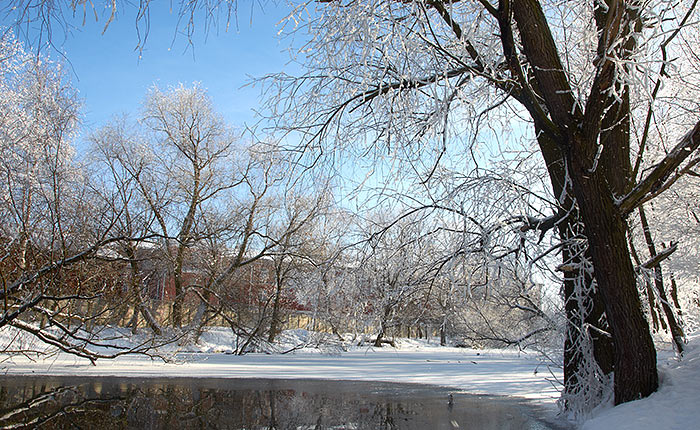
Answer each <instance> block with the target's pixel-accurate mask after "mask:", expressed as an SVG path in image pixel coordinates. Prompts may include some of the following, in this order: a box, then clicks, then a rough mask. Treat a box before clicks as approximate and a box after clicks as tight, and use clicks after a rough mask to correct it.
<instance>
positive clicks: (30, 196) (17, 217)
mask: <svg viewBox="0 0 700 430" xmlns="http://www.w3.org/2000/svg"><path fill="white" fill-rule="evenodd" d="M0 63H2V65H1V69H2V79H1V80H0V100H1V102H0V103H2V109H0V110H1V111H2V114H1V119H0V169H1V170H0V171H1V175H2V178H3V179H2V185H0V187H1V188H0V190H1V192H0V194H2V198H1V199H0V211H1V212H0V213H2V216H3V223H2V227H0V228H1V230H0V241H1V245H0V246H1V247H2V248H1V250H2V251H1V252H2V257H1V260H0V262H1V265H0V280H1V282H2V287H3V288H2V292H1V293H0V294H1V297H2V302H3V309H2V314H1V316H0V327H1V328H2V329H3V330H11V329H12V328H13V329H15V330H17V331H18V333H24V334H25V335H26V334H28V335H30V337H33V338H35V339H38V341H39V346H38V347H36V348H32V349H33V350H34V351H35V352H38V353H43V352H46V350H47V348H49V349H50V348H51V347H55V348H58V349H61V350H63V351H66V352H69V353H72V354H75V355H78V356H81V357H85V358H88V359H90V360H95V359H97V358H99V357H105V356H115V355H119V354H122V353H126V352H133V351H142V352H143V351H146V350H147V348H145V347H142V346H138V347H136V348H130V347H127V348H124V347H119V346H118V345H116V344H114V343H113V342H111V341H109V340H100V339H99V336H98V332H99V331H100V330H101V328H102V327H104V324H105V322H106V318H105V316H106V315H108V314H109V311H110V310H111V309H112V308H113V307H114V303H115V302H118V300H115V299H116V298H117V297H118V295H119V289H118V288H115V286H116V285H118V279H117V276H116V273H117V272H118V270H117V268H116V267H115V265H114V264H113V262H111V261H105V260H111V258H110V257H109V247H110V246H112V245H114V244H117V243H119V242H122V241H126V240H129V239H132V238H130V237H127V236H124V235H121V234H118V233H116V232H115V231H113V227H114V218H113V217H112V215H113V214H112V212H111V211H110V210H109V207H108V206H107V205H105V204H104V202H103V201H101V200H100V199H98V198H97V196H96V195H95V193H94V192H93V190H92V188H91V187H90V186H89V180H88V175H87V173H86V171H85V170H84V169H83V168H82V166H80V165H79V164H78V163H77V162H76V161H75V159H74V151H73V148H72V146H71V143H72V142H71V141H72V139H73V137H74V133H75V127H76V124H77V118H78V108H79V104H78V102H77V97H76V94H75V91H74V90H73V88H72V87H71V86H70V83H69V82H68V80H67V79H66V77H65V75H64V74H63V72H62V69H61V67H60V66H59V65H57V64H56V63H52V62H51V61H49V60H48V59H47V58H45V57H38V58H37V57H36V56H34V55H30V54H28V53H26V52H25V51H24V50H23V49H22V48H21V47H20V45H19V44H18V43H17V42H15V41H14V39H13V37H12V34H11V33H5V34H4V35H3V36H2V38H1V39H0ZM133 239H136V238H133ZM115 296H116V297H115ZM23 336H24V335H20V334H18V335H17V336H16V337H15V341H16V342H15V341H13V342H12V343H11V344H9V345H3V349H4V350H5V351H11V352H18V353H27V352H30V351H28V350H27V349H26V348H25V347H24V346H22V345H23V339H24V337H23ZM98 347H107V348H112V352H100V351H99V350H98Z"/></svg>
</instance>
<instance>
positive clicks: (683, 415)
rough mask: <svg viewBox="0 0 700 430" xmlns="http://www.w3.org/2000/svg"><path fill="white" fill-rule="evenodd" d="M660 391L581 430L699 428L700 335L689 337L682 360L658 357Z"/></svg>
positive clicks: (602, 414) (607, 412)
mask: <svg viewBox="0 0 700 430" xmlns="http://www.w3.org/2000/svg"><path fill="white" fill-rule="evenodd" d="M659 369H660V371H659V377H660V379H661V381H660V382H661V384H660V385H661V386H660V388H659V390H658V391H657V392H656V393H654V394H652V395H651V396H649V397H647V398H646V399H642V400H637V401H635V402H629V403H625V404H623V405H620V406H616V407H614V408H609V409H607V410H605V411H602V412H600V413H599V414H598V416H596V417H595V418H593V419H590V420H588V421H587V422H586V423H585V424H584V425H583V428H582V430H606V429H610V430H625V429H630V430H647V429H648V430H658V429H668V430H672V429H677V430H681V429H682V430H687V429H697V428H700V332H697V333H695V334H694V335H691V336H689V338H688V345H687V349H686V352H685V355H684V357H683V359H682V360H680V361H679V360H678V359H677V358H676V357H674V356H673V354H672V353H670V352H669V351H665V352H662V353H660V354H659Z"/></svg>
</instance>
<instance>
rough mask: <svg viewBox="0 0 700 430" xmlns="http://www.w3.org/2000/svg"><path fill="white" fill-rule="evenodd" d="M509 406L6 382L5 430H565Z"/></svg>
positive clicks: (213, 388) (81, 381)
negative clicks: (218, 429) (217, 429)
mask: <svg viewBox="0 0 700 430" xmlns="http://www.w3.org/2000/svg"><path fill="white" fill-rule="evenodd" d="M540 413H541V411H538V409H536V408H535V407H533V406H531V405H528V404H527V403H526V402H524V401H520V400H517V399H513V398H508V397H494V396H479V395H470V394H465V393H462V392H459V391H455V390H451V389H449V388H445V387H435V386H426V385H419V384H395V383H385V382H364V381H362V382H361V381H331V380H291V379H281V380H280V379H213V378H124V377H48V376H31V377H28V376H4V377H2V379H0V428H46V429H67V428H95V429H100V430H108V429H130V428H134V429H136V428H139V429H193V428H196V429H198V428H202V429H204V428H222V429H224V428H225V429H421V430H422V429H429V430H438V429H450V430H453V429H483V430H491V429H493V430H496V429H513V430H515V429H518V430H520V429H524V430H546V429H558V428H563V427H561V426H559V425H558V424H557V423H553V422H546V421H544V420H543V419H542V418H541V417H539V418H538V414H540Z"/></svg>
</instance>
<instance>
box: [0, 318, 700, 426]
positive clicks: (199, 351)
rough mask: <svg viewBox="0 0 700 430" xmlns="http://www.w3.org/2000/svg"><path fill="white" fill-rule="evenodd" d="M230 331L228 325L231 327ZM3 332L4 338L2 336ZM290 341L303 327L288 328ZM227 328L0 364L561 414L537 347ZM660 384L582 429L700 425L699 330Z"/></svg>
mask: <svg viewBox="0 0 700 430" xmlns="http://www.w3.org/2000/svg"><path fill="white" fill-rule="evenodd" d="M229 333H230V332H229ZM1 334H2V333H1V332H0V339H2V337H3V336H2V335H1ZM287 336H288V342H289V343H290V344H292V343H293V342H294V341H298V340H300V339H302V338H303V337H304V336H305V334H304V333H299V332H297V333H287ZM229 344H230V337H228V335H227V334H226V331H225V330H221V331H217V330H213V331H212V332H211V333H208V334H206V335H205V336H203V338H202V340H201V342H200V343H199V345H197V346H195V347H187V348H182V347H177V346H170V347H168V348H165V350H166V351H167V353H168V354H171V355H170V357H171V358H173V359H174V362H170V363H164V362H163V361H162V360H157V359H155V360H154V359H151V358H149V357H145V356H122V357H119V358H117V359H114V360H98V362H97V364H96V365H91V364H90V363H89V362H87V361H85V360H81V359H77V358H75V357H73V356H68V355H65V354H56V355H54V356H52V357H51V358H48V359H39V360H37V359H35V358H32V357H22V356H18V357H12V358H7V357H4V358H5V359H4V360H3V361H2V362H0V371H1V372H2V373H5V374H12V375H30V374H31V375H81V376H131V377H149V376H153V377H155V376H159V377H179V376H187V377H216V378H246V377H248V378H282V379H293V378H305V379H313V378H318V379H338V380H370V381H390V382H414V383H424V384H434V385H442V386H449V387H454V388H456V389H460V390H464V391H467V392H471V393H479V394H495V395H510V396H519V397H523V398H527V399H530V400H532V401H533V402H536V403H538V404H539V405H541V406H544V407H545V409H546V410H547V411H548V412H549V413H550V414H552V415H554V414H555V413H556V399H557V398H558V396H559V393H558V389H559V385H558V382H557V381H561V370H560V369H558V368H556V367H553V366H551V365H549V364H548V362H547V361H544V360H542V359H541V358H540V357H539V356H538V355H537V354H535V353H524V352H519V351H515V350H474V349H465V348H452V347H440V346H438V345H436V343H435V341H434V340H433V342H426V341H416V340H401V341H400V342H399V345H398V348H391V347H384V348H374V347H369V346H361V347H358V346H355V347H348V345H347V344H346V345H343V348H344V349H345V351H343V350H342V349H341V348H340V345H339V346H338V347H336V348H330V349H318V348H303V349H299V350H296V351H294V352H292V353H289V354H260V353H256V354H247V355H244V356H236V355H232V354H230V353H227V352H230V350H231V348H230V346H229ZM659 357H660V358H659V364H660V369H661V378H662V383H661V388H660V390H659V391H658V392H657V393H655V394H654V395H652V396H651V397H649V398H647V399H644V400H640V401H636V402H631V403H627V404H625V405H622V406H618V407H616V408H610V407H609V408H603V410H601V411H598V412H597V414H596V416H595V417H594V418H592V419H590V420H589V421H588V422H586V423H584V424H583V429H585V430H594V429H601V430H602V429H614V430H622V429H635V430H643V429H650V430H651V429H654V430H656V429H660V428H664V429H694V428H699V426H700V424H699V423H700V334H696V335H693V336H690V342H689V344H688V349H687V352H686V355H685V357H684V358H683V360H682V361H680V362H679V361H678V360H677V359H676V358H675V357H674V356H673V354H672V353H670V352H662V353H660V355H659Z"/></svg>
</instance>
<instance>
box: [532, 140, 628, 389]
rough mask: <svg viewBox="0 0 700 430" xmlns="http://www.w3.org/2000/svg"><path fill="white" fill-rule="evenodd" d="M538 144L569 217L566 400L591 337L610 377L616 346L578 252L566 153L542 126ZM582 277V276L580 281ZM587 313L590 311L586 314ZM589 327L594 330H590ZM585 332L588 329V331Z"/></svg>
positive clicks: (564, 238)
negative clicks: (583, 293)
mask: <svg viewBox="0 0 700 430" xmlns="http://www.w3.org/2000/svg"><path fill="white" fill-rule="evenodd" d="M536 129H537V133H538V135H539V137H538V143H539V145H540V148H541V150H542V156H543V158H544V160H545V163H546V165H547V171H548V172H549V178H550V182H551V184H552V191H553V192H554V195H555V196H556V197H557V198H558V199H559V200H560V201H559V206H560V207H559V211H560V212H564V213H568V215H567V216H566V217H565V218H564V219H562V220H560V221H559V223H558V225H557V230H558V234H559V239H560V240H561V242H562V243H563V244H564V246H563V247H562V265H563V266H566V267H569V268H571V269H573V270H565V271H564V282H563V286H562V287H563V288H562V291H563V296H564V297H563V298H564V309H565V313H566V333H565V334H566V337H565V341H564V398H567V397H568V396H571V395H574V394H575V392H576V390H577V389H578V388H579V385H580V383H581V381H580V380H579V378H580V376H582V372H583V367H585V363H584V360H583V357H581V355H580V354H581V353H582V351H581V346H582V344H583V343H584V342H587V340H586V339H585V338H584V337H585V336H589V337H590V341H591V342H592V346H593V358H594V360H595V361H596V363H597V364H598V367H599V368H600V370H601V372H602V373H603V375H609V374H610V373H612V371H613V367H614V362H615V354H614V345H613V340H612V337H611V336H608V335H607V334H606V332H609V327H607V323H606V319H605V305H604V303H603V298H602V296H601V294H600V290H599V289H597V288H595V286H593V285H592V283H593V282H594V278H593V276H592V274H590V273H588V272H587V270H586V268H585V264H586V260H588V261H590V252H589V251H588V250H586V251H583V254H582V250H580V249H576V246H575V245H574V242H573V241H572V239H573V238H574V237H575V236H576V235H577V234H578V233H579V230H580V229H581V226H580V223H581V222H580V219H579V212H578V210H577V209H576V208H575V202H574V199H573V195H572V194H573V191H572V190H571V189H570V187H569V186H567V181H566V178H567V175H566V167H565V161H564V154H563V153H562V151H561V150H560V148H559V147H558V145H557V144H556V142H554V141H553V140H552V139H551V138H550V137H549V136H548V135H547V134H546V133H544V132H543V130H542V129H540V128H539V127H537V128H536ZM578 277H581V278H579V279H577V278H578ZM577 282H578V283H580V284H581V285H582V286H585V287H589V288H586V289H587V290H588V291H590V292H591V294H590V295H589V296H588V297H579V295H580V292H577V291H576V284H577ZM586 311H587V312H586ZM587 327H590V328H588V329H586V328H587ZM584 330H587V331H585V332H584Z"/></svg>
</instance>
